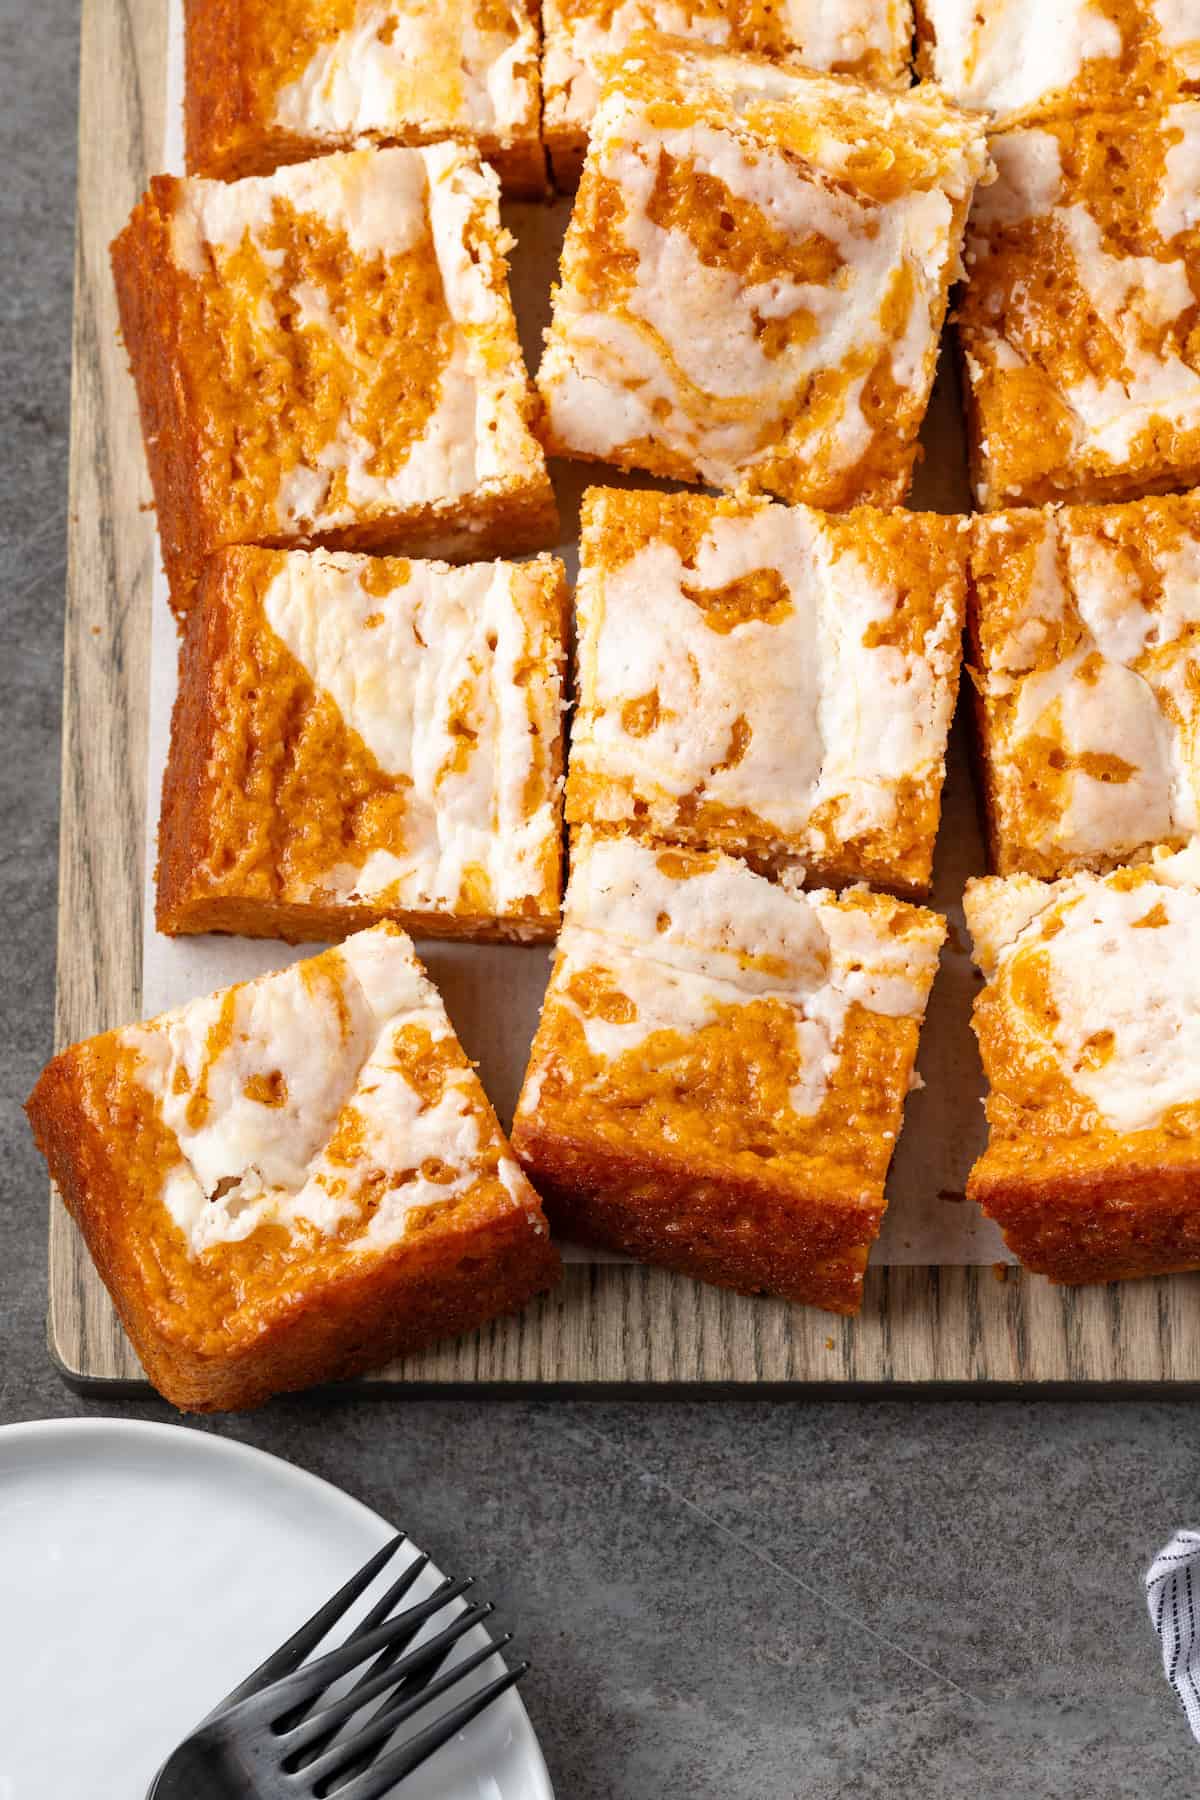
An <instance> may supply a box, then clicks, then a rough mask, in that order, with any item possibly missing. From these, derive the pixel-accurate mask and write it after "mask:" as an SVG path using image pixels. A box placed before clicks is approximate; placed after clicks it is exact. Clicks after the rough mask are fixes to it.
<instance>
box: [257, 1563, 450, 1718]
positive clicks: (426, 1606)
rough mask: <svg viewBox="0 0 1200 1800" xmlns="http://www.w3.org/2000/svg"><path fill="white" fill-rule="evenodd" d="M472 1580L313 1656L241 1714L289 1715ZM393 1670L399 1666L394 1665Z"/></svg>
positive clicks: (445, 1588) (446, 1602) (444, 1588)
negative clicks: (323, 1653) (335, 1648)
mask: <svg viewBox="0 0 1200 1800" xmlns="http://www.w3.org/2000/svg"><path fill="white" fill-rule="evenodd" d="M473 1581H474V1577H473V1576H471V1575H468V1576H466V1577H465V1579H463V1580H462V1581H451V1582H448V1583H444V1584H443V1585H442V1586H441V1587H440V1588H439V1589H438V1590H437V1592H436V1593H435V1594H432V1595H431V1596H430V1597H429V1599H428V1600H421V1601H419V1602H418V1604H417V1605H416V1606H410V1607H408V1608H407V1610H406V1611H404V1612H402V1613H397V1614H396V1616H395V1617H394V1618H391V1619H388V1620H386V1621H385V1623H384V1624H382V1625H377V1626H376V1627H375V1629H374V1630H373V1631H367V1632H364V1633H363V1634H362V1636H361V1637H359V1636H354V1637H351V1638H349V1639H348V1640H347V1641H346V1643H344V1644H342V1645H341V1647H340V1648H339V1649H337V1650H328V1651H326V1653H325V1655H324V1656H319V1657H317V1659H316V1661H315V1662H306V1663H304V1664H303V1665H302V1666H301V1667H300V1668H298V1669H296V1670H294V1671H293V1673H292V1674H290V1675H285V1676H284V1677H283V1679H282V1681H276V1682H273V1683H272V1684H271V1686H270V1687H266V1688H262V1689H260V1690H259V1692H258V1693H257V1694H252V1695H251V1696H250V1698H249V1699H248V1700H246V1701H244V1702H243V1703H242V1709H243V1715H244V1717H245V1718H247V1719H248V1720H253V1721H255V1722H260V1721H266V1722H268V1723H270V1724H271V1725H274V1724H276V1723H277V1721H278V1720H280V1719H285V1718H286V1717H287V1716H288V1714H289V1713H293V1712H294V1711H295V1709H296V1708H297V1707H298V1706H299V1705H300V1704H301V1702H302V1701H306V1700H312V1699H314V1698H315V1697H316V1695H317V1694H319V1693H321V1692H322V1691H323V1690H324V1689H325V1688H327V1687H329V1686H330V1685H331V1684H332V1683H333V1682H335V1681H339V1680H340V1679H341V1677H342V1676H343V1675H348V1674H349V1673H350V1671H351V1669H356V1668H357V1667H358V1665H359V1663H365V1662H369V1661H370V1659H371V1658H372V1657H373V1656H376V1655H378V1653H379V1651H381V1650H386V1649H387V1648H388V1647H389V1645H391V1644H395V1643H397V1642H399V1640H400V1639H401V1638H403V1637H404V1636H405V1635H406V1634H407V1633H410V1632H412V1631H413V1630H414V1628H415V1627H417V1626H419V1625H423V1624H424V1623H425V1621H426V1620H427V1619H431V1618H432V1617H433V1616H434V1614H435V1613H439V1612H441V1610H442V1608H443V1607H445V1606H448V1605H449V1604H450V1602H451V1601H452V1600H457V1599H458V1597H459V1595H460V1594H465V1593H466V1591H467V1589H468V1588H469V1587H470V1586H471V1585H472V1582H473ZM423 1649H424V1646H422V1648H421V1649H419V1650H410V1651H409V1653H408V1655H409V1656H410V1657H413V1658H421V1657H422V1654H423ZM395 1666H396V1668H400V1667H401V1666H402V1664H400V1663H397V1664H396V1665H395Z"/></svg>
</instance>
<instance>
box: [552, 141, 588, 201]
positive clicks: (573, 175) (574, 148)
mask: <svg viewBox="0 0 1200 1800" xmlns="http://www.w3.org/2000/svg"><path fill="white" fill-rule="evenodd" d="M543 142H544V143H545V146H546V154H547V156H548V157H549V158H550V173H551V175H552V176H553V177H554V186H555V188H556V189H557V190H558V192H559V193H560V194H573V193H574V192H575V189H576V188H577V187H578V186H579V178H580V176H581V175H582V174H583V164H584V160H585V158H586V156H587V133H586V132H585V131H571V130H568V129H567V128H566V127H565V126H562V127H559V128H557V129H555V130H552V131H546V132H544V133H543Z"/></svg>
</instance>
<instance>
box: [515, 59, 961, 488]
mask: <svg viewBox="0 0 1200 1800" xmlns="http://www.w3.org/2000/svg"><path fill="white" fill-rule="evenodd" d="M986 167H987V150H986V145H985V140H984V130H983V124H982V121H980V120H977V119H971V118H968V117H966V116H965V115H964V114H962V113H960V112H958V111H957V110H956V109H955V108H954V107H953V106H951V105H950V104H949V103H948V102H947V101H945V100H944V99H943V98H942V96H941V95H940V94H939V93H938V92H937V91H936V90H933V89H920V88H917V89H913V90H912V91H910V92H908V93H898V94H890V93H884V92H882V91H879V90H876V89H874V88H868V87H865V86H863V85H862V84H860V83H858V82H855V81H851V80H849V79H848V78H839V77H837V76H832V75H830V76H819V75H812V74H808V73H806V72H804V71H802V70H795V69H789V68H783V67H780V66H777V65H776V64H774V63H771V62H768V61H766V60H765V59H763V58H761V57H750V56H732V55H727V54H725V53H723V52H721V51H717V50H710V49H706V48H703V47H700V46H697V45H694V44H689V43H685V42H684V41H682V40H680V39H675V38H653V37H641V38H638V39H637V40H635V42H634V44H633V45H632V46H631V48H630V51H629V53H628V54H627V55H626V56H625V57H623V58H622V59H621V60H620V61H619V62H617V63H614V64H613V65H612V73H611V77H610V80H609V83H608V86H607V87H606V89H605V92H604V97H603V99H602V100H601V102H600V106H599V108H598V110H597V112H596V115H595V118H594V120H593V123H592V135H591V141H590V145H589V149H588V157H587V166H586V168H585V170H584V174H583V180H582V182H581V184H580V188H579V194H578V196H577V199H576V202H575V207H574V210H573V212H572V215H571V222H570V225H569V227H568V230H567V236H566V241H565V243H564V246H563V255H562V266H561V271H560V281H559V285H558V286H557V287H556V289H555V291H554V303H553V317H552V320H551V324H550V328H549V331H548V333H547V337H546V349H545V354H544V356H543V359H542V365H541V369H540V371H539V375H538V386H539V389H540V391H541V396H542V400H543V403H544V412H545V430H544V441H545V443H546V445H547V448H548V449H549V450H550V451H551V453H552V454H556V455H561V456H576V457H582V458H584V459H586V460H593V461H602V462H611V463H616V464H617V465H618V466H619V467H621V468H627V469H648V470H649V471H650V472H651V473H652V474H656V475H665V476H669V477H674V478H677V479H678V480H681V481H693V482H703V483H706V484H707V485H709V486H711V487H717V488H740V489H746V490H759V491H766V492H768V493H773V494H778V495H779V496H780V497H781V498H783V499H785V500H804V501H807V502H808V503H809V504H811V505H813V506H824V507H830V508H841V507H845V506H852V505H854V504H855V503H857V502H859V501H870V502H875V503H877V504H879V505H893V504H895V503H897V502H898V501H899V500H901V499H902V498H903V496H904V494H905V493H906V492H907V489H908V484H909V480H910V476H911V472H912V465H913V459H914V457H915V455H916V439H917V432H918V429H919V427H920V424H921V419H922V417H923V415H924V412H925V407H926V404H927V402H928V399H929V391H930V387H931V385H932V382H933V371H934V364H935V361H936V359H937V347H938V334H939V332H940V330H941V325H942V319H943V317H944V314H945V310H946V296H947V290H948V287H949V284H950V282H951V280H952V279H953V278H954V276H955V274H956V272H957V269H958V250H959V240H960V238H961V235H962V230H963V225H964V222H965V219H966V213H967V208H968V205H969V203H970V198H971V193H972V190H973V188H974V185H975V181H976V179H977V177H978V176H980V175H981V174H982V173H983V172H984V170H985V169H986Z"/></svg>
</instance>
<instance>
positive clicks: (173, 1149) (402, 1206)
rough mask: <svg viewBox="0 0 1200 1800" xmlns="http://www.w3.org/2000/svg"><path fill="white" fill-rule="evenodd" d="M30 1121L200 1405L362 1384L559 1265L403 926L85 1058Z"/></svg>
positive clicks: (134, 1306) (465, 1327)
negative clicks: (331, 1383)
mask: <svg viewBox="0 0 1200 1800" xmlns="http://www.w3.org/2000/svg"><path fill="white" fill-rule="evenodd" d="M28 1113H29V1117H30V1120H31V1122H32V1125H33V1130H34V1135H35V1137H36V1139H37V1142H38V1146H39V1148H40V1149H41V1151H42V1153H43V1155H44V1156H45V1158H46V1160H47V1162H48V1163H49V1165H50V1173H51V1175H52V1176H53V1178H54V1180H55V1181H56V1182H57V1184H58V1187H59V1191H60V1193H61V1194H62V1197H63V1199H64V1200H65V1202H66V1204H67V1206H68V1208H69V1209H70V1211H71V1213H72V1215H73V1216H74V1218H75V1220H76V1223H77V1224H78V1225H79V1228H80V1230H81V1231H82V1233H83V1236H84V1239H85V1241H86V1243H87V1246H88V1249H89V1250H90V1251H91V1254H92V1257H93V1259H94V1261H95V1264H96V1267H97V1269H98V1270H99V1272H100V1275H101V1277H102V1278H103V1280H104V1282H105V1284H106V1286H107V1287H108V1289H109V1291H110V1293H111V1294H112V1297H113V1300H114V1301H115V1303H116V1307H117V1310H118V1312H119V1313H120V1315H121V1319H122V1321H123V1322H124V1325H125V1328H126V1330H127V1331H128V1333H129V1336H130V1338H131V1339H132V1341H133V1345H134V1348H135V1349H136V1350H137V1352H138V1355H139V1356H140V1357H141V1359H142V1362H143V1364H144V1366H145V1370H146V1373H147V1375H148V1376H149V1378H150V1380H151V1381H152V1382H153V1383H154V1385H155V1386H156V1387H157V1388H158V1389H159V1390H160V1392H162V1393H163V1394H165V1395H166V1397H167V1399H168V1400H170V1401H172V1402H173V1403H174V1404H175V1405H176V1406H179V1407H182V1408H185V1409H187V1410H189V1411H195V1412H212V1411H220V1410H225V1409H229V1408H235V1407H243V1406H254V1405H257V1404H258V1403H259V1402H260V1401H262V1400H265V1399H266V1398H267V1397H268V1395H270V1394H273V1393H277V1392H280V1391H282V1390H285V1389H291V1388H301V1387H307V1386H309V1385H310V1384H311V1383H313V1382H317V1381H327V1380H331V1379H335V1378H339V1377H341V1376H345V1375H352V1374H356V1373H358V1372H359V1371H361V1370H363V1369H367V1368H371V1367H374V1366H375V1365H377V1364H380V1363H383V1362H386V1361H387V1360H388V1358H389V1357H392V1356H396V1355H399V1354H401V1353H403V1352H407V1351H411V1350H416V1349H419V1348H420V1347H422V1346H423V1345H425V1344H427V1343H429V1342H430V1341H431V1340H433V1339H436V1338H440V1337H445V1336H449V1335H452V1334H456V1333H460V1332H464V1331H471V1330H474V1329H475V1328H476V1327H478V1326H479V1325H482V1324H483V1323H485V1322H486V1321H487V1320H489V1319H492V1318H494V1317H496V1315H497V1314H499V1313H502V1312H507V1311H509V1310H511V1309H513V1308H515V1307H518V1306H521V1305H523V1304H524V1303H525V1302H526V1301H527V1300H528V1299H529V1298H530V1297H531V1296H532V1295H533V1294H536V1293H538V1292H539V1291H540V1290H542V1289H544V1288H546V1287H549V1286H550V1285H551V1283H552V1282H553V1281H554V1279H555V1276H556V1274H557V1270H558V1258H557V1255H556V1253H555V1251H554V1249H553V1248H552V1246H551V1244H550V1241H549V1237H548V1235H547V1231H546V1222H545V1219H544V1218H543V1216H542V1211H541V1207H540V1205H539V1203H538V1198H537V1195H536V1194H535V1193H534V1191H533V1189H532V1188H531V1187H530V1186H529V1183H528V1182H527V1181H526V1179H525V1177H524V1176H523V1175H522V1173H521V1171H520V1169H519V1168H518V1167H517V1165H516V1163H515V1162H514V1161H513V1159H512V1156H511V1154H510V1152H509V1148H508V1145H507V1143H506V1142H505V1139H504V1136H503V1133H502V1132H501V1130H500V1127H499V1125H498V1124H497V1122H496V1117H495V1114H494V1113H493V1111H492V1109H491V1107H490V1106H489V1104H488V1101H487V1099H486V1097H485V1095H484V1092H483V1089H482V1088H481V1087H480V1085H479V1082H478V1080H477V1078H476V1076H475V1073H474V1070H473V1068H472V1066H471V1064H470V1063H469V1062H468V1061H467V1059H466V1057H465V1056H464V1055H463V1052H462V1050H461V1048H460V1047H459V1044H458V1040H457V1039H456V1038H455V1036H454V1033H453V1031H452V1030H451V1027H450V1023H449V1021H448V1019H447V1017H446V1013H445V1009H444V1007H443V1006H442V1002H441V999H440V997H439V995H438V993H437V990H436V989H435V988H434V987H433V986H432V984H431V983H430V981H429V980H428V978H427V977H426V975H425V973H424V970H423V969H422V968H421V965H420V963H419V962H418V961H417V959H416V957H415V956H414V955H413V950H412V945H411V943H410V942H409V940H408V938H407V937H406V936H405V934H404V932H402V931H401V930H399V929H398V928H397V927H396V926H393V925H379V926H376V927H375V929H374V930H372V931H366V932H360V933H359V935H358V936H357V937H353V938H350V939H348V940H347V942H346V943H345V944H343V945H341V946H340V947H339V948H337V949H333V950H326V951H325V952H323V954H321V955H320V956H316V957H313V958H311V959H310V960H309V961H307V962H300V963H296V964H294V965H293V966H292V967H291V968H290V969H285V970H284V971H283V972H282V973H279V974H275V975H267V976H263V977H261V978H260V979H259V980H257V981H251V982H246V983H243V984H241V985H239V986H237V987H232V988H228V989H226V991H225V992H224V993H219V994H213V995H211V996H210V997H209V998H207V999H203V1000H194V1001H192V1002H191V1003H190V1004H189V1005H187V1006H182V1007H179V1008H178V1009H177V1010H176V1011H174V1012H169V1013H164V1014H162V1016H161V1017H160V1018H157V1019H153V1020H151V1021H150V1023H149V1024H146V1025H134V1026H130V1027H129V1028H128V1029H126V1030H122V1031H109V1032H106V1033H105V1034H104V1035H103V1036H102V1037H96V1038H91V1039H89V1040H88V1041H87V1042H86V1043H82V1044H75V1045H73V1046H72V1047H71V1048H70V1049H68V1050H64V1051H62V1052H61V1054H60V1055H58V1056H56V1057H55V1058H54V1061H53V1062H52V1063H51V1064H50V1065H49V1067H48V1068H47V1069H46V1070H45V1071H44V1072H43V1074H42V1076H41V1078H40V1080H39V1081H38V1084H37V1086H36V1087H35V1088H34V1091H33V1093H32V1095H31V1096H30V1099H29V1102H28Z"/></svg>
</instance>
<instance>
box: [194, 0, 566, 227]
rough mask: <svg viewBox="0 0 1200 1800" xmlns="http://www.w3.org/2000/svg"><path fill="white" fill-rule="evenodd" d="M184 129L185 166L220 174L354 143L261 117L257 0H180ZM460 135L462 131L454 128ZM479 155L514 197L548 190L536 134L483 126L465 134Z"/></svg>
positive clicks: (383, 141)
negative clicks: (506, 136)
mask: <svg viewBox="0 0 1200 1800" xmlns="http://www.w3.org/2000/svg"><path fill="white" fill-rule="evenodd" d="M184 4H185V9H186V10H185V20H186V42H185V60H184V103H183V117H184V135H185V147H186V162H187V172H188V174H189V175H208V176H213V177H215V178H216V179H218V180H220V181H238V180H240V179H241V177H242V176H244V175H269V174H270V173H271V172H272V170H273V169H277V168H280V167H281V166H282V165H283V164H285V163H294V162H306V161H307V160H308V159H309V158H310V157H313V156H321V155H323V154H328V153H329V152H330V151H337V150H350V149H353V148H354V147H355V144H356V141H357V140H356V138H355V136H354V134H353V133H346V134H345V135H344V136H343V137H333V136H330V135H328V134H323V135H321V136H320V137H315V136H303V135H297V134H296V133H294V132H290V131H287V130H285V129H283V128H282V127H280V126H278V125H276V124H273V123H272V122H271V121H270V119H268V118H267V117H265V116H264V113H263V108H262V105H261V102H260V100H259V98H258V96H257V93H256V89H255V82H254V80H253V72H254V68H255V64H256V62H257V61H258V57H257V55H256V52H255V26H256V24H259V22H260V20H261V16H262V13H263V11H264V8H263V6H262V4H261V0H258V3H256V0H184ZM449 135H451V134H450V133H448V132H447V131H446V130H445V129H443V128H441V127H440V126H433V125H431V126H429V127H428V128H421V127H419V126H417V125H415V124H414V126H413V128H412V129H410V130H405V131H400V132H397V133H395V134H383V135H379V136H374V137H373V139H372V141H373V142H375V143H377V144H378V145H379V146H380V148H384V147H385V146H388V145H391V144H410V145H412V144H431V143H437V142H439V141H440V140H441V139H443V138H445V137H447V136H449ZM455 135H466V134H455ZM472 141H474V142H477V143H478V145H479V153H480V155H481V156H482V157H483V158H484V159H485V160H486V161H487V162H490V163H491V165H492V167H493V168H494V169H495V171H496V173H497V175H499V177H500V181H501V184H502V185H503V188H504V191H505V193H506V195H507V196H508V197H509V198H511V199H514V200H517V199H525V200H540V199H543V198H544V197H545V195H546V193H547V191H548V182H547V174H546V156H545V152H544V150H543V148H542V145H541V144H540V142H539V141H538V140H537V138H536V137H530V138H528V139H518V140H514V141H512V142H509V143H505V142H503V141H502V140H501V139H499V138H498V137H496V136H495V135H494V134H492V133H489V132H484V133H482V134H480V135H479V136H478V137H475V138H473V139H472Z"/></svg>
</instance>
